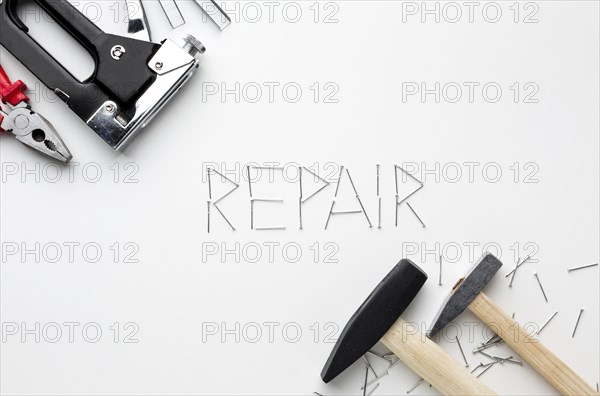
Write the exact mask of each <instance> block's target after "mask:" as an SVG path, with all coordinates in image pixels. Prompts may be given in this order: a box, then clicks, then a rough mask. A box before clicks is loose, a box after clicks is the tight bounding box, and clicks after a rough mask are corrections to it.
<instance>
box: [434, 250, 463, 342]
mask: <svg viewBox="0 0 600 396" xmlns="http://www.w3.org/2000/svg"><path fill="white" fill-rule="evenodd" d="M438 285H440V286H442V255H441V254H440V278H439V280H438ZM460 350H461V351H462V348H461V349H460Z"/></svg>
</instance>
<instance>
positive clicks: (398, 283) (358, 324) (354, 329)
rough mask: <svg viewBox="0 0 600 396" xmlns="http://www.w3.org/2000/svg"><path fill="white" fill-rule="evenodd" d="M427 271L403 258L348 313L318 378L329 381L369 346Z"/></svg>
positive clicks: (413, 293)
mask: <svg viewBox="0 0 600 396" xmlns="http://www.w3.org/2000/svg"><path fill="white" fill-rule="evenodd" d="M426 280H427V274H425V272H423V271H422V270H421V269H420V268H419V267H417V266H416V265H415V264H414V263H413V262H412V261H410V260H407V259H403V260H401V261H400V262H399V263H398V264H396V266H395V267H394V268H393V269H392V270H391V271H390V273H389V274H387V276H386V277H385V278H384V279H383V280H382V281H381V282H380V283H379V285H377V287H376V288H375V290H373V291H372V292H371V294H370V295H369V297H367V299H366V300H365V302H363V303H362V305H361V306H360V307H359V308H358V310H357V311H356V312H355V313H354V315H352V317H351V318H350V320H349V321H348V323H347V324H346V327H344V330H343V331H342V333H341V334H340V338H339V339H338V341H337V343H336V344H335V346H334V347H333V350H332V351H331V354H330V355H329V359H327V363H325V367H323V371H321V378H322V379H323V381H325V382H329V381H331V380H332V379H334V378H335V377H337V375H338V374H340V373H341V372H342V371H344V370H345V369H346V368H347V367H348V366H350V365H351V364H352V363H354V362H355V361H356V360H357V359H359V358H360V357H361V356H362V355H364V354H365V353H366V352H367V351H368V350H369V349H370V348H372V347H373V345H375V344H376V343H377V342H378V341H379V340H380V339H381V337H383V335H384V334H385V333H386V331H388V329H389V328H390V327H391V326H392V325H393V324H394V322H395V321H396V320H397V319H398V317H399V316H400V314H401V313H402V312H404V310H405V309H406V307H408V305H409V304H410V303H411V301H412V300H413V299H414V298H415V296H416V295H417V293H418V292H419V290H421V287H422V286H423V284H424V283H425V281H426Z"/></svg>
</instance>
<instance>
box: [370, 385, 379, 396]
mask: <svg viewBox="0 0 600 396" xmlns="http://www.w3.org/2000/svg"><path fill="white" fill-rule="evenodd" d="M379 385H381V384H377V385H375V387H374V388H373V389H371V391H370V392H369V393H367V396H371V395H372V394H373V392H375V390H377V388H379Z"/></svg>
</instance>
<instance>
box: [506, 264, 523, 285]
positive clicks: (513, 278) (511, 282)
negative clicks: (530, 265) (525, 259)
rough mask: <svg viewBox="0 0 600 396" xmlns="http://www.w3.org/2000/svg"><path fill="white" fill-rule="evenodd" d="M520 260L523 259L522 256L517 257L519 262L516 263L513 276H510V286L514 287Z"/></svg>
mask: <svg viewBox="0 0 600 396" xmlns="http://www.w3.org/2000/svg"><path fill="white" fill-rule="evenodd" d="M519 261H521V257H519V258H518V259H517V263H516V264H515V269H514V270H513V273H512V276H511V277H510V283H509V284H508V287H512V284H513V281H514V280H515V275H516V274H517V268H519Z"/></svg>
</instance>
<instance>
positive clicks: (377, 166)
mask: <svg viewBox="0 0 600 396" xmlns="http://www.w3.org/2000/svg"><path fill="white" fill-rule="evenodd" d="M375 167H376V168H377V196H379V164H377V165H375Z"/></svg>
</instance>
